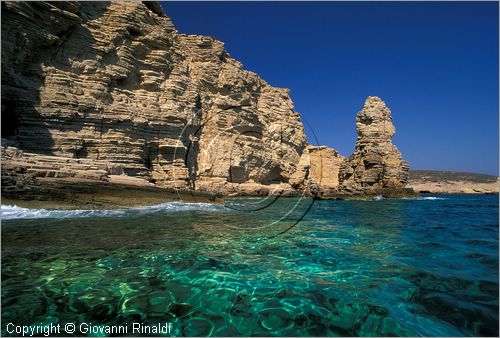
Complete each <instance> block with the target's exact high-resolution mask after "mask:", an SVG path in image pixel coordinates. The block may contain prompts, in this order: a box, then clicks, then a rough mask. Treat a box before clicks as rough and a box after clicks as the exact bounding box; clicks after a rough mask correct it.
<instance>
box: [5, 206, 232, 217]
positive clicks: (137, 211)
mask: <svg viewBox="0 0 500 338" xmlns="http://www.w3.org/2000/svg"><path fill="white" fill-rule="evenodd" d="M225 210H227V208H225V207H224V206H222V205H217V204H210V203H186V202H167V203H161V204H156V205H151V206H146V207H141V208H130V209H114V210H50V209H30V208H22V207H18V206H16V205H2V206H1V215H2V220H11V219H33V218H79V217H124V216H133V215H142V214H151V213H157V212H176V211H225Z"/></svg>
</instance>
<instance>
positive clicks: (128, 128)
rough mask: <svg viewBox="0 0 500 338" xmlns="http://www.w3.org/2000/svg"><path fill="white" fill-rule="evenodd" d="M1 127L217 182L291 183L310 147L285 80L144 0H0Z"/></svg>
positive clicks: (16, 137) (181, 178)
mask: <svg viewBox="0 0 500 338" xmlns="http://www.w3.org/2000/svg"><path fill="white" fill-rule="evenodd" d="M2 135H3V137H7V138H8V139H10V140H12V141H14V142H15V144H16V146H17V147H18V148H19V149H22V150H23V151H25V152H27V153H36V154H41V155H45V156H54V157H56V158H68V159H78V160H81V161H83V162H85V161H89V162H94V163H95V164H96V165H99V166H100V165H103V166H105V167H107V168H113V170H112V174H115V175H116V174H118V175H120V174H121V175H127V176H133V177H138V178H141V179H145V180H148V181H150V182H153V183H155V184H156V185H157V186H162V187H178V188H182V189H195V190H203V191H213V190H215V191H221V190H222V192H224V191H225V187H226V186H228V185H231V184H241V183H251V184H255V185H263V186H268V185H272V184H287V183H288V181H289V179H290V177H291V175H292V174H293V173H294V172H295V168H296V163H298V161H299V159H300V156H301V154H302V152H303V149H304V147H305V146H306V139H305V135H304V131H303V127H302V123H301V122H300V115H299V114H298V113H296V112H295V111H294V109H293V104H292V101H291V99H290V95H289V92H288V90H287V89H281V88H273V87H271V86H270V85H269V84H267V83H266V82H265V81H263V80H262V79H261V78H259V77H258V76H257V75H256V74H255V73H252V72H249V71H246V70H244V69H243V68H242V65H241V64H240V63H239V62H238V61H236V60H234V59H232V58H231V57H230V56H229V54H228V53H227V51H226V50H225V49H224V46H223V43H222V42H220V41H217V40H215V39H213V38H209V37H204V36H188V35H183V34H178V33H177V32H176V30H175V28H174V26H173V25H172V22H171V21H170V19H169V18H168V17H166V16H165V15H163V13H162V12H161V7H159V6H158V5H157V4H156V5H155V4H154V3H153V4H152V3H146V4H143V3H140V2H50V3H48V2H2ZM46 160H47V158H44V161H46ZM57 161H58V160H55V162H57Z"/></svg>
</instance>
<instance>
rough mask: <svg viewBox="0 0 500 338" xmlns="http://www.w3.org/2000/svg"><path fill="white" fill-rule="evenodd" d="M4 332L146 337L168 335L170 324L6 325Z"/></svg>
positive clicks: (14, 334) (32, 335) (39, 334)
mask: <svg viewBox="0 0 500 338" xmlns="http://www.w3.org/2000/svg"><path fill="white" fill-rule="evenodd" d="M5 328H6V330H7V333H8V334H9V335H13V336H23V337H37V336H45V337H48V336H50V335H53V334H64V333H68V334H85V335H99V336H100V335H102V334H128V333H132V334H135V335H147V334H151V333H153V334H170V332H172V323H158V324H155V325H151V324H149V325H146V324H143V323H132V324H128V323H125V324H124V325H95V324H92V323H81V324H74V323H66V324H64V325H62V324H47V325H44V324H42V323H40V324H38V325H15V324H13V323H8V324H7V325H6V327H5Z"/></svg>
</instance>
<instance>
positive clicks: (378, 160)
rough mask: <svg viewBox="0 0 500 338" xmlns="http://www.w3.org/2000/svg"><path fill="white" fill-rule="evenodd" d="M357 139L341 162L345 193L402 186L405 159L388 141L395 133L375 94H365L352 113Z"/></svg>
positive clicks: (406, 179)
mask: <svg viewBox="0 0 500 338" xmlns="http://www.w3.org/2000/svg"><path fill="white" fill-rule="evenodd" d="M356 131H357V132H358V139H357V141H356V147H355V150H354V153H353V154H352V155H351V156H349V158H348V159H347V160H346V161H345V162H344V163H343V164H342V166H341V168H340V173H339V181H340V190H342V191H345V192H349V193H377V192H379V191H383V190H384V189H386V190H387V189H390V190H401V189H404V187H405V184H406V182H407V181H408V170H409V165H408V162H406V161H404V160H403V159H402V158H401V153H400V152H399V150H398V149H397V148H396V146H394V145H393V144H392V136H393V135H394V133H395V132H396V129H395V128H394V125H393V123H392V117H391V111H390V110H389V108H388V107H387V106H386V105H385V103H384V101H382V100H381V99H380V98H379V97H376V96H369V97H368V98H367V99H366V102H365V105H364V106H363V109H362V110H361V111H360V112H358V114H357V116H356Z"/></svg>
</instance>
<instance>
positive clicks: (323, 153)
mask: <svg viewBox="0 0 500 338" xmlns="http://www.w3.org/2000/svg"><path fill="white" fill-rule="evenodd" d="M344 161H345V157H344V156H342V155H340V154H339V153H338V152H337V151H336V150H335V149H333V148H329V147H326V146H312V145H309V146H307V147H306V149H305V150H304V152H303V153H302V156H301V157H300V161H299V163H298V165H297V171H296V172H295V174H294V175H293V176H292V178H291V180H290V183H291V184H292V186H294V187H295V188H298V189H300V190H306V191H307V192H308V193H309V194H310V195H312V196H316V197H322V196H326V195H330V194H334V193H338V188H339V171H340V166H341V164H342V163H343V162H344Z"/></svg>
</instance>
